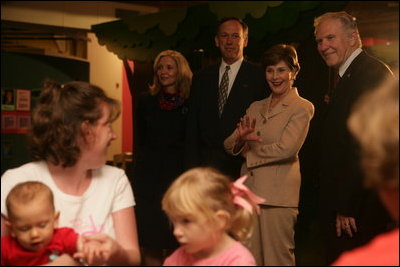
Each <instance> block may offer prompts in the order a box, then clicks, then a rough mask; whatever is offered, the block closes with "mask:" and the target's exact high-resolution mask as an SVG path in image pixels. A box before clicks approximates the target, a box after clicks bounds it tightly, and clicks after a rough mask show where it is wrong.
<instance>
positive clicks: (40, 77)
mask: <svg viewBox="0 0 400 267" xmlns="http://www.w3.org/2000/svg"><path fill="white" fill-rule="evenodd" d="M89 67H90V66H89V63H88V62H86V61H81V60H73V59H66V58H59V57H52V56H44V55H31V54H21V53H9V52H3V51H2V52H1V88H2V89H31V90H32V94H31V95H32V107H34V104H35V100H36V99H37V97H38V95H39V93H40V88H41V87H42V85H43V81H44V79H45V78H51V79H53V80H55V81H57V82H60V83H63V82H67V81H71V80H79V81H89ZM29 161H31V157H30V155H29V151H28V149H27V144H26V135H25V134H4V133H2V134H1V173H2V174H3V172H4V171H6V170H7V169H9V168H14V167H17V166H19V165H21V164H24V163H27V162H29Z"/></svg>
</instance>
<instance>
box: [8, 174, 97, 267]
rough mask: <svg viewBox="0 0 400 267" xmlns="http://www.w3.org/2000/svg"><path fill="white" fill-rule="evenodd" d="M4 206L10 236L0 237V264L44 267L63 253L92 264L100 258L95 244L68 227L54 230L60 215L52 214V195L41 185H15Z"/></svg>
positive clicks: (33, 183)
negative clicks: (5, 207)
mask: <svg viewBox="0 0 400 267" xmlns="http://www.w3.org/2000/svg"><path fill="white" fill-rule="evenodd" d="M6 205H7V213H8V216H7V218H5V220H6V226H7V228H8V230H9V233H10V235H9V236H2V238H1V265H14V266H15V265H21V266H33V265H43V264H47V263H49V262H51V261H52V260H54V259H56V258H57V257H58V256H61V255H62V254H65V253H67V254H70V255H71V256H74V255H75V257H78V256H79V257H81V258H80V261H83V262H85V261H86V262H88V263H93V262H94V261H95V260H96V257H99V256H100V253H101V252H100V244H99V243H98V242H96V241H84V240H83V238H82V237H81V236H80V235H79V234H77V233H76V232H75V231H74V230H73V229H71V228H67V227H63V228H57V227H58V219H59V216H60V213H59V212H56V211H55V208H54V203H53V193H52V192H51V190H50V189H49V188H48V187H47V186H46V185H44V184H43V183H41V182H24V183H20V184H17V185H16V186H15V187H14V188H13V189H12V190H11V191H10V193H9V194H8V196H7V199H6ZM77 252H79V253H77Z"/></svg>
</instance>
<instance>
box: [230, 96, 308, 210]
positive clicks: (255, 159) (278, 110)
mask: <svg viewBox="0 0 400 267" xmlns="http://www.w3.org/2000/svg"><path fill="white" fill-rule="evenodd" d="M271 97H272V96H269V97H268V98H266V99H263V100H261V101H256V102H253V103H252V104H251V105H250V107H249V108H248V109H247V111H246V114H247V115H248V116H249V117H250V119H253V118H256V126H255V131H254V132H255V134H257V135H258V136H260V137H261V138H262V142H255V141H248V142H246V144H245V146H243V147H242V148H240V150H239V152H238V153H234V152H233V149H234V147H235V145H236V132H235V131H236V130H235V131H234V132H233V133H232V134H231V135H230V136H229V137H228V138H226V139H225V141H224V146H225V149H226V151H227V152H228V153H230V154H232V155H235V154H236V155H237V154H242V155H243V156H244V157H245V158H246V161H245V162H244V163H243V165H242V169H241V174H242V175H243V174H248V175H249V177H248V179H247V180H246V185H247V186H248V187H249V188H250V189H251V190H252V191H253V192H254V193H256V194H257V195H259V196H262V197H264V198H265V199H266V201H265V204H266V205H272V206H282V207H298V204H299V194H300V183H301V175H300V164H299V158H298V152H299V150H300V148H301V146H302V145H303V143H304V140H305V139H306V136H307V133H308V129H309V125H310V120H311V119H312V117H313V115H314V106H313V104H312V103H311V102H309V101H308V100H306V99H304V98H302V97H300V96H299V94H298V92H297V89H296V88H293V89H292V90H291V91H290V92H289V93H288V94H287V95H286V96H285V98H284V99H282V100H281V102H280V103H278V104H277V105H276V106H275V107H274V108H272V110H271V111H270V112H268V109H269V105H270V103H271ZM236 151H237V150H236Z"/></svg>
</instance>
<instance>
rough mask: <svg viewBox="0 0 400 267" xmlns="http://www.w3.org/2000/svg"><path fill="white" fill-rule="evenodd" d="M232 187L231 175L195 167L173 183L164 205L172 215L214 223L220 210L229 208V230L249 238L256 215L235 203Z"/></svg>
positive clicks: (236, 237) (232, 234)
mask: <svg viewBox="0 0 400 267" xmlns="http://www.w3.org/2000/svg"><path fill="white" fill-rule="evenodd" d="M231 186H232V184H231V182H230V180H229V179H228V177H227V176H225V175H223V174H222V173H220V172H218V171H217V170H215V169H212V168H207V167H201V168H194V169H191V170H188V171H186V172H185V173H183V174H182V175H181V176H179V177H178V178H177V179H176V180H175V181H174V182H173V183H172V185H171V186H170V187H169V189H168V190H167V192H166V193H165V195H164V197H163V199H162V208H163V210H164V211H165V212H166V213H167V215H168V216H169V217H175V216H188V215H190V216H194V217H196V218H203V219H205V220H207V221H209V222H211V223H214V222H215V221H216V212H217V211H219V210H223V211H226V212H227V213H228V214H229V219H228V225H227V228H226V229H227V232H228V233H229V234H230V235H231V236H232V237H234V238H235V239H237V240H240V241H245V240H247V239H248V238H249V237H250V236H251V233H252V225H253V219H254V217H253V215H252V214H251V212H250V211H248V210H246V209H244V208H241V207H238V206H236V205H235V204H234V203H233V195H232V192H231ZM246 200H247V201H249V200H248V199H246Z"/></svg>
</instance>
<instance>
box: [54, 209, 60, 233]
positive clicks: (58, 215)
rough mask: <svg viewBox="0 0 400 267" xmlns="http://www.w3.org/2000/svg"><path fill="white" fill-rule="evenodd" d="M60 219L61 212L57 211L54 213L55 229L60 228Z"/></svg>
mask: <svg viewBox="0 0 400 267" xmlns="http://www.w3.org/2000/svg"><path fill="white" fill-rule="evenodd" d="M59 218H60V212H59V211H56V212H55V213H54V229H56V228H58V222H59Z"/></svg>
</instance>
